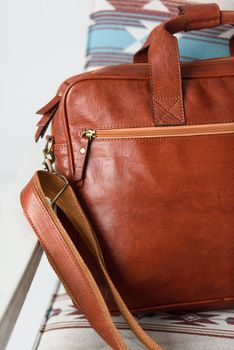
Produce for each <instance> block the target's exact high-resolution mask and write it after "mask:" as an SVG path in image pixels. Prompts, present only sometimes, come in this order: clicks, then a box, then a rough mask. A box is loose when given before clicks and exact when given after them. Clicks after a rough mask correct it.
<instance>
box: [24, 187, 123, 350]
mask: <svg viewBox="0 0 234 350" xmlns="http://www.w3.org/2000/svg"><path fill="white" fill-rule="evenodd" d="M32 191H33V193H34V195H35V198H36V200H37V202H38V204H39V206H40V207H41V209H42V211H43V212H44V214H45V215H46V217H47V218H48V223H49V225H50V227H51V228H52V229H54V228H55V229H56V230H58V231H59V229H58V227H57V225H56V224H55V223H54V222H53V221H52V222H51V219H50V216H49V214H48V212H47V210H46V209H45V208H44V207H43V205H42V204H41V202H40V197H39V196H38V194H37V193H36V191H35V190H34V188H33V187H32ZM24 209H25V213H26V215H27V217H28V219H29V221H30V223H31V224H32V220H31V218H30V217H29V214H28V213H27V211H26V208H25V207H24ZM32 227H33V228H34V229H35V231H36V232H37V234H38V237H40V239H41V236H40V234H39V232H38V230H37V229H36V228H35V226H34V225H33V224H32ZM57 237H58V239H59V241H60V242H61V243H62V245H63V247H64V249H65V250H66V252H67V253H68V255H69V257H70V258H71V260H72V261H73V263H74V264H75V266H76V267H77V268H78V270H79V271H80V272H81V276H83V277H82V279H83V280H85V279H86V282H87V278H88V276H87V275H86V273H85V272H83V271H82V270H81V268H80V267H79V265H78V264H77V262H76V260H75V258H74V256H73V253H72V252H71V251H70V249H69V248H68V247H67V245H66V244H64V239H62V238H61V237H60V235H57ZM41 241H42V242H44V246H45V247H46V244H45V241H43V240H41ZM51 257H52V256H51V255H50V258H51ZM51 261H54V260H53V258H52V260H51ZM55 265H56V269H57V264H55ZM58 271H59V269H58ZM64 281H65V283H66V284H67V282H66V280H65V279H64ZM87 288H88V290H89V291H90V293H91V295H93V296H95V295H96V294H95V293H94V292H93V291H92V289H91V288H90V287H89V286H87ZM71 294H72V296H74V294H73V293H71ZM98 299H99V298H98ZM74 300H75V301H76V302H77V298H76V297H75V298H74ZM77 305H78V306H79V303H78V302H77ZM97 305H98V308H99V311H100V315H101V317H102V319H103V321H104V322H105V321H106V320H107V319H106V317H105V316H104V315H103V313H101V307H100V305H99V304H97ZM79 307H80V306H79ZM80 308H81V307H80ZM81 309H82V308H81ZM85 316H86V315H85ZM86 318H87V320H88V321H89V322H90V324H92V322H91V321H90V320H89V319H88V317H87V316H86ZM110 331H111V334H112V335H113V337H114V339H115V340H116V342H117V343H118V344H119V346H120V349H121V345H120V342H119V340H118V339H117V338H116V336H115V334H114V333H113V329H112V328H110Z"/></svg>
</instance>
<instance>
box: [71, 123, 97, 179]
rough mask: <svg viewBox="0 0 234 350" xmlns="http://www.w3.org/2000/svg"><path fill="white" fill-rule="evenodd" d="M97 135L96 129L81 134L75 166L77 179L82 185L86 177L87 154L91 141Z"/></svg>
mask: <svg viewBox="0 0 234 350" xmlns="http://www.w3.org/2000/svg"><path fill="white" fill-rule="evenodd" d="M95 137H96V131H94V130H91V129H90V130H85V131H84V132H82V134H81V136H80V148H79V152H78V155H77V158H76V166H75V181H78V182H80V185H81V186H82V184H83V177H84V168H85V166H86V162H87V156H88V151H89V147H90V144H91V141H92V140H93V139H94V138H95Z"/></svg>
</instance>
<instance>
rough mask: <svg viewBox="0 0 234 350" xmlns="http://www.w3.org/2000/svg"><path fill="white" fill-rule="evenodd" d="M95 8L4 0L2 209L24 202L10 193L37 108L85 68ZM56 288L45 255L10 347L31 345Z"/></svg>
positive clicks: (0, 37)
mask: <svg viewBox="0 0 234 350" xmlns="http://www.w3.org/2000/svg"><path fill="white" fill-rule="evenodd" d="M91 8H92V0H85V1H81V0H80V1H79V0H69V1H63V0H40V1H39V0H38V1H35V0H34V1H32V0H21V1H18V0H1V1H0V45H1V55H0V77H1V78H0V123H1V124H0V125H1V136H0V149H1V163H0V164H1V165H0V170H1V171H0V198H1V201H0V213H1V211H2V212H3V211H4V207H5V210H7V207H9V206H11V202H12V200H14V201H18V200H19V198H18V197H17V198H14V197H13V199H12V193H11V192H12V187H13V183H14V182H15V180H16V178H17V175H18V173H19V172H21V171H22V168H25V166H26V167H27V165H26V164H27V160H28V159H29V158H30V154H31V153H32V149H33V143H34V133H35V125H36V122H37V120H38V118H37V117H36V116H35V111H36V110H37V109H39V108H40V107H41V106H43V104H45V103H46V102H47V101H48V100H49V99H50V98H51V97H53V95H54V94H55V92H56V90H57V88H58V86H59V84H60V83H61V82H62V81H63V80H64V79H66V78H67V77H68V76H71V75H74V74H77V73H79V72H82V70H83V67H84V63H85V51H86V44H87V32H88V23H89V13H90V11H91ZM35 154H36V153H35ZM30 172H31V171H30ZM30 176H31V173H29V174H28V177H30ZM15 197H16V196H15ZM7 198H8V200H7ZM0 220H1V215H0ZM17 229H18V228H17ZM4 235H5V236H4ZM5 239H7V232H3V234H2V232H1V240H5ZM2 243H3V241H2V242H0V244H2ZM14 263H15V264H17V257H15V261H14ZM54 287H55V278H54V273H53V272H52V270H51V269H50V267H49V266H48V263H47V261H46V260H45V259H43V262H42V264H41V265H40V267H39V271H38V274H37V276H36V278H35V280H34V282H33V285H32V288H31V290H30V293H29V298H27V301H26V303H25V304H24V306H23V309H22V312H21V315H20V318H19V320H18V323H17V324H16V327H15V330H14V332H13V336H12V338H11V340H10V342H9V344H8V347H7V350H31V349H32V347H33V343H34V341H35V335H36V332H37V330H38V329H39V325H40V323H41V321H42V318H43V316H44V312H45V309H46V305H47V304H48V302H49V299H50V297H51V294H52V291H53V289H54Z"/></svg>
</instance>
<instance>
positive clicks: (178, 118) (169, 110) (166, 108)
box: [156, 96, 181, 121]
mask: <svg viewBox="0 0 234 350" xmlns="http://www.w3.org/2000/svg"><path fill="white" fill-rule="evenodd" d="M160 98H161V97H159V98H156V103H157V104H158V105H159V106H160V107H162V108H163V109H164V111H165V112H164V113H163V114H162V118H160V120H161V121H163V119H164V117H165V116H166V114H167V113H170V114H171V115H172V116H173V117H175V118H176V119H177V120H178V121H181V119H180V117H179V116H177V115H176V114H175V113H173V112H172V111H171V110H172V109H173V107H175V105H176V104H177V103H178V102H180V101H179V97H169V98H173V99H175V100H176V101H175V102H174V103H173V105H172V106H171V107H170V108H168V107H166V106H164V105H163V104H162V103H160V102H159V101H158V99H160ZM162 98H167V97H166V96H164V97H162ZM168 117H169V116H168Z"/></svg>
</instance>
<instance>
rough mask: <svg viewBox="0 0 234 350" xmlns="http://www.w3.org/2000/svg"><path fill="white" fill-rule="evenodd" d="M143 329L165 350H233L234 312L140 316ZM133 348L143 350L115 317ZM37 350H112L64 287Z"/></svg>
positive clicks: (42, 331) (55, 299) (43, 327)
mask: <svg viewBox="0 0 234 350" xmlns="http://www.w3.org/2000/svg"><path fill="white" fill-rule="evenodd" d="M138 319H139V322H140V323H141V325H142V326H143V328H144V329H145V330H146V331H147V332H148V333H149V334H150V335H151V336H152V337H153V338H155V339H157V341H158V342H159V343H160V344H161V345H162V346H163V347H164V348H165V349H166V350H233V349H234V310H228V311H227V310H225V311H207V312H184V313H160V314H157V315H150V316H149V315H148V317H146V316H145V317H143V316H139V317H138ZM114 321H115V323H116V325H117V326H118V328H119V329H120V330H121V333H122V335H123V337H124V338H125V340H126V342H127V343H128V345H129V348H130V349H134V350H140V349H143V347H142V345H140V344H139V343H138V341H137V340H136V338H135V337H134V335H133V334H132V332H131V331H129V330H128V327H127V325H126V323H125V322H124V320H123V318H122V317H120V316H119V317H114ZM37 349H38V350H98V349H102V350H107V349H109V347H108V346H107V345H105V344H104V343H103V341H102V340H101V338H99V336H98V335H97V334H96V333H95V332H94V331H93V330H92V328H91V327H90V325H89V323H88V321H87V320H86V319H85V318H84V316H83V315H82V313H80V311H79V310H77V309H76V308H74V306H73V305H72V302H71V300H70V298H69V297H68V295H67V294H66V293H65V291H64V289H63V287H60V289H59V290H58V293H57V294H56V295H55V296H54V300H53V303H52V307H51V309H50V310H49V312H48V316H47V321H46V322H45V324H44V325H43V326H42V329H41V339H40V342H39V345H38V348H37Z"/></svg>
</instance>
